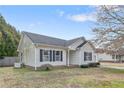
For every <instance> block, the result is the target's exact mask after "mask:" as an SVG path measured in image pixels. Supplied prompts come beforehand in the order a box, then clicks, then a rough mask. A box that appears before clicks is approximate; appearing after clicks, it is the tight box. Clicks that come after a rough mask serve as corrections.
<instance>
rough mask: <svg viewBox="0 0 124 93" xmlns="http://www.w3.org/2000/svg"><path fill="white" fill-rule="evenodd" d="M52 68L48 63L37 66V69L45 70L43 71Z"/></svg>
mask: <svg viewBox="0 0 124 93" xmlns="http://www.w3.org/2000/svg"><path fill="white" fill-rule="evenodd" d="M52 69H53V66H52V65H50V64H44V65H41V66H40V67H39V70H45V71H48V70H52Z"/></svg>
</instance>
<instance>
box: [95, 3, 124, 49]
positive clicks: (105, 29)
mask: <svg viewBox="0 0 124 93" xmlns="http://www.w3.org/2000/svg"><path fill="white" fill-rule="evenodd" d="M96 18H97V25H96V27H95V28H94V29H93V32H94V33H95V38H94V42H95V44H96V45H98V46H99V47H102V48H109V49H118V48H121V47H122V46H124V6H113V5H112V6H110V5H109V6H105V5H103V6H99V7H98V8H97V15H96Z"/></svg>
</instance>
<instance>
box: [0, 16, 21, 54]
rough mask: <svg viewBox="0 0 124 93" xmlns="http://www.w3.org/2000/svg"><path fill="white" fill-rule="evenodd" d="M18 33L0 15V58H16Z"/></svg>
mask: <svg viewBox="0 0 124 93" xmlns="http://www.w3.org/2000/svg"><path fill="white" fill-rule="evenodd" d="M19 39H20V33H19V31H17V30H16V29H15V28H14V27H13V26H11V25H10V24H8V23H7V22H6V21H5V19H4V17H3V16H2V15H0V56H16V55H17V52H16V50H17V46H18V43H19Z"/></svg>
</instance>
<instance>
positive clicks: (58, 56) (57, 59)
mask: <svg viewBox="0 0 124 93" xmlns="http://www.w3.org/2000/svg"><path fill="white" fill-rule="evenodd" d="M55 61H61V51H56V53H55Z"/></svg>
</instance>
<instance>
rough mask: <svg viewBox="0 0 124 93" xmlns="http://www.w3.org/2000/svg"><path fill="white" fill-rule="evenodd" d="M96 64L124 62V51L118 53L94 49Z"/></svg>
mask: <svg viewBox="0 0 124 93" xmlns="http://www.w3.org/2000/svg"><path fill="white" fill-rule="evenodd" d="M95 52H96V61H97V62H124V49H120V50H118V51H113V50H106V49H96V50H95Z"/></svg>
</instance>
